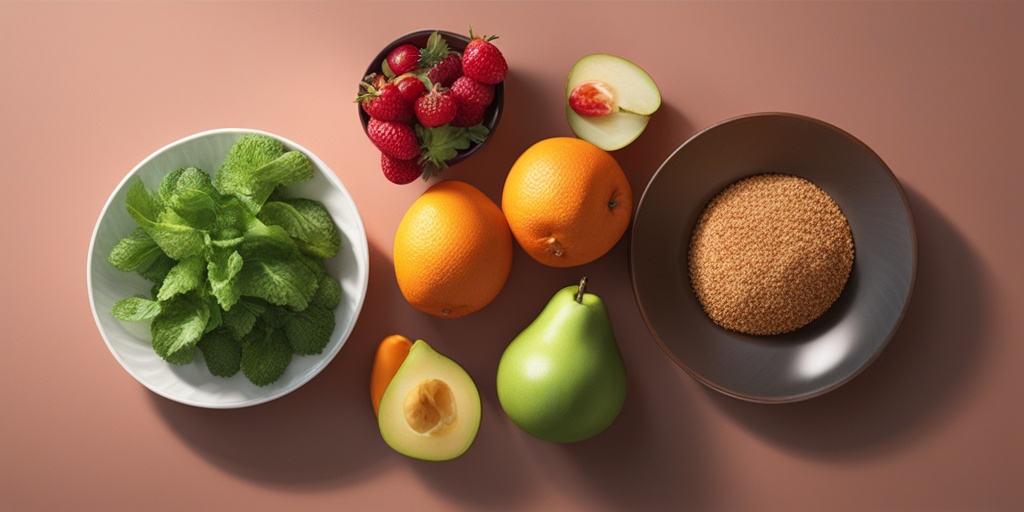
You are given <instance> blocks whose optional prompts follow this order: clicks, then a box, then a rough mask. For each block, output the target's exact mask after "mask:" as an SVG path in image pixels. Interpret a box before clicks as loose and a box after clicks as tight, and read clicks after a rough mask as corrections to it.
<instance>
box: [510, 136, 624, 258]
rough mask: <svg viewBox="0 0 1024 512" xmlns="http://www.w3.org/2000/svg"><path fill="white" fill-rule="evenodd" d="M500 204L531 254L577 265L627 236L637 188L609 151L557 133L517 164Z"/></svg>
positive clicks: (520, 243) (524, 246) (526, 153)
mask: <svg viewBox="0 0 1024 512" xmlns="http://www.w3.org/2000/svg"><path fill="white" fill-rule="evenodd" d="M501 208H502V210H503V211H504V212H505V218H506V219H507V220H508V225H509V228H511V229H512V235H513V236H515V238H516V241H517V242H519V245H520V246H522V248H523V250H525V251H526V253H527V254H529V255H530V256H532V257H533V258H534V259H535V260H537V261H539V262H541V263H543V264H545V265H549V266H552V267H572V266H576V265H582V264H584V263H590V262H591V261H594V260H596V259H597V258H600V257H601V256H603V255H604V254H605V253H607V252H608V251H609V250H610V249H611V248H612V247H613V246H614V245H615V244H616V243H617V242H618V241H619V239H621V238H622V235H623V234H624V233H625V232H626V228H627V227H628V226H629V221H630V218H631V216H632V214H633V192H632V189H631V188H630V186H629V180H627V179H626V174H625V173H624V172H622V167H620V166H619V164H618V162H616V161H615V158H614V157H612V155H611V154H610V153H608V152H607V151H605V150H603V149H601V148H599V147H597V146H595V145H593V144H591V143H589V142H587V141H584V140H581V139H576V138H571V137H555V138H551V139H545V140H542V141H540V142H538V143H536V144H534V145H533V146H531V147H530V148H528V149H527V150H526V151H525V152H523V154H522V155H520V156H519V158H518V159H517V160H516V162H515V163H514V164H513V165H512V169H511V170H510V171H509V173H508V176H507V177H506V178H505V188H504V190H503V191H502V196H501Z"/></svg>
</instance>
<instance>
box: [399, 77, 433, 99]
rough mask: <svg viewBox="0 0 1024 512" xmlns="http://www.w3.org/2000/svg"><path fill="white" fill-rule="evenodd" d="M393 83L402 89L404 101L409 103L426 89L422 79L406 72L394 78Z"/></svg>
mask: <svg viewBox="0 0 1024 512" xmlns="http://www.w3.org/2000/svg"><path fill="white" fill-rule="evenodd" d="M395 85H397V86H398V90H399V91H402V96H403V97H405V101H408V102H409V104H410V105H411V104H413V102H415V101H416V98H419V97H420V95H421V94H423V93H424V92H425V91H426V90H427V86H426V85H424V84H423V80H420V79H419V77H417V76H416V75H412V74H408V75H401V76H398V77H396V78H395Z"/></svg>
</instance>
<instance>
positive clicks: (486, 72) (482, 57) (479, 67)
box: [462, 27, 508, 85]
mask: <svg viewBox="0 0 1024 512" xmlns="http://www.w3.org/2000/svg"><path fill="white" fill-rule="evenodd" d="M469 37H470V40H469V44H468V45H466V49H465V51H463V52H462V73H463V74H464V75H466V76H468V77H470V78H472V79H474V80H476V81H478V82H483V83H485V84H492V85H493V84H496V83H498V82H500V81H502V80H504V79H505V75H506V74H507V73H508V63H507V62H505V56H504V55H502V54H501V50H499V49H498V47H497V46H494V44H492V43H491V41H493V40H495V39H497V38H498V37H497V36H483V37H479V36H475V35H473V29H472V27H471V28H470V29H469Z"/></svg>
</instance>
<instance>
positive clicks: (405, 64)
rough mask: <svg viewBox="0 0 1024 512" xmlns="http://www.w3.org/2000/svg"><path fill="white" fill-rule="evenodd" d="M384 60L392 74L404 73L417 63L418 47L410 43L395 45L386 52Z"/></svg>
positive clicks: (418, 57)
mask: <svg viewBox="0 0 1024 512" xmlns="http://www.w3.org/2000/svg"><path fill="white" fill-rule="evenodd" d="M386 62H387V64H388V68H390V69H391V72H392V73H393V74H394V75H396V76H397V75H404V74H406V73H408V72H410V71H413V70H415V69H416V66H418V65H419V62H420V49H419V48H417V47H415V46H414V45H411V44H403V45H401V46H397V47H395V49H393V50H391V51H390V52H388V57H387V60H386Z"/></svg>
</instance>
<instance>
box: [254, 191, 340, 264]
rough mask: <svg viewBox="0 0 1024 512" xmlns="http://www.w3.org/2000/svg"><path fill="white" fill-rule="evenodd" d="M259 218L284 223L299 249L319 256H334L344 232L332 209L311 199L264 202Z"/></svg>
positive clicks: (272, 223) (273, 222)
mask: <svg viewBox="0 0 1024 512" xmlns="http://www.w3.org/2000/svg"><path fill="white" fill-rule="evenodd" d="M257 218H258V219H259V220H260V221H262V222H263V223H264V224H267V225H272V226H281V227H282V228H284V230H285V231H286V232H287V233H288V235H289V236H291V237H292V238H293V239H294V240H295V244H296V245H297V246H298V248H299V250H300V251H302V252H304V253H306V254H309V255H312V256H317V257H320V258H333V257H334V256H335V255H336V254H338V250H339V249H340V247H341V233H340V232H339V231H338V228H337V226H335V225H334V220H333V219H332V218H331V214H330V212H328V211H327V208H324V205H323V204H322V203H320V202H318V201H314V200H312V199H284V200H281V201H271V202H268V203H266V204H264V205H263V209H261V210H260V213H259V215H257Z"/></svg>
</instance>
